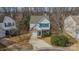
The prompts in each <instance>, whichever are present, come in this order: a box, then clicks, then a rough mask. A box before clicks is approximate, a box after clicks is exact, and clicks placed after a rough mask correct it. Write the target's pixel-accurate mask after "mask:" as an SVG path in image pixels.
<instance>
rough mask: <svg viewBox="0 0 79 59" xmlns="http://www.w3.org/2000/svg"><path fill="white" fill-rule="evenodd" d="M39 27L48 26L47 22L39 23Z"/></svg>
mask: <svg viewBox="0 0 79 59" xmlns="http://www.w3.org/2000/svg"><path fill="white" fill-rule="evenodd" d="M39 27H40V28H41V27H49V24H43V23H41V24H40V25H39Z"/></svg>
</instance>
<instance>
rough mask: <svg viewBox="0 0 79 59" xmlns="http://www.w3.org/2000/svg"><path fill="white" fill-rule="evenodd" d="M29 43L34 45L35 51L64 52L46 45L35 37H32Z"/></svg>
mask: <svg viewBox="0 0 79 59" xmlns="http://www.w3.org/2000/svg"><path fill="white" fill-rule="evenodd" d="M29 43H30V44H32V45H33V50H34V51H37V50H38V51H48V50H49V51H62V50H61V49H57V48H54V47H53V46H52V45H50V44H48V43H46V42H45V41H44V40H41V39H38V38H37V37H36V36H34V35H32V36H31V39H30V41H29Z"/></svg>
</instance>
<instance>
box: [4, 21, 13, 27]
mask: <svg viewBox="0 0 79 59" xmlns="http://www.w3.org/2000/svg"><path fill="white" fill-rule="evenodd" d="M4 24H5V27H10V26H14V23H10V22H8V23H4Z"/></svg>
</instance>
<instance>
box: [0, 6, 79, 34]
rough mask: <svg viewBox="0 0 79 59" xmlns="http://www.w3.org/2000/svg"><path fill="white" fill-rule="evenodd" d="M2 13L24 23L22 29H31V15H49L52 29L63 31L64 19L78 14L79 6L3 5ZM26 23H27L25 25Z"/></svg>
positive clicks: (0, 10) (18, 22) (0, 11)
mask: <svg viewBox="0 0 79 59" xmlns="http://www.w3.org/2000/svg"><path fill="white" fill-rule="evenodd" d="M0 13H5V15H8V16H11V17H12V18H14V19H15V20H17V24H18V25H19V26H20V23H22V21H23V23H22V24H21V25H23V26H24V27H23V26H20V27H21V29H22V28H23V29H27V31H29V21H30V16H31V15H44V14H45V13H46V14H47V15H49V17H50V21H51V31H52V30H53V32H56V33H57V32H60V31H61V32H62V31H63V20H64V19H65V17H67V16H69V15H78V14H79V8H78V7H2V8H0ZM24 24H25V25H24Z"/></svg>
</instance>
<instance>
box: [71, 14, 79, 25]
mask: <svg viewBox="0 0 79 59" xmlns="http://www.w3.org/2000/svg"><path fill="white" fill-rule="evenodd" d="M71 17H72V18H73V19H74V20H75V21H76V24H79V15H77V16H76V15H75V16H71Z"/></svg>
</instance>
